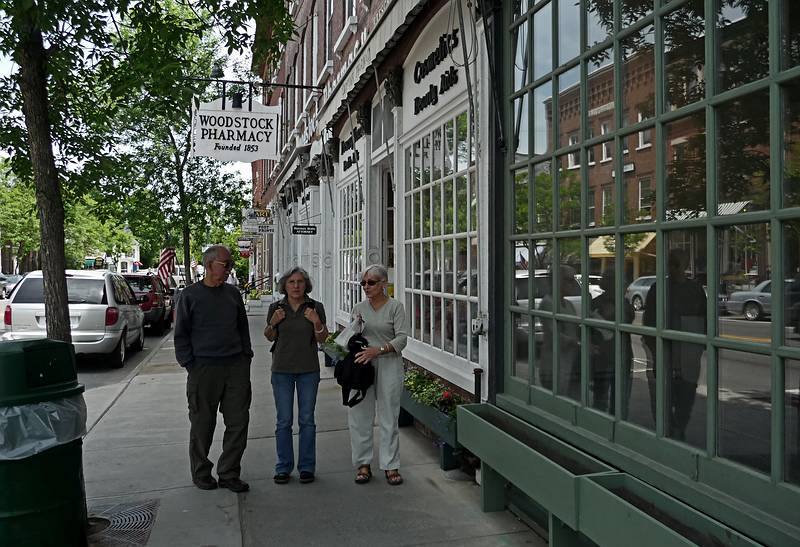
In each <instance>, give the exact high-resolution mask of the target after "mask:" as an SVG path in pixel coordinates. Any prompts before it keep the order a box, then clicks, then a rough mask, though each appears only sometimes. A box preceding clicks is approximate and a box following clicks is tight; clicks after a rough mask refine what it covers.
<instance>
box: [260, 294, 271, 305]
mask: <svg viewBox="0 0 800 547" xmlns="http://www.w3.org/2000/svg"><path fill="white" fill-rule="evenodd" d="M261 301H262V302H263V303H265V304H272V295H271V294H262V295H261Z"/></svg>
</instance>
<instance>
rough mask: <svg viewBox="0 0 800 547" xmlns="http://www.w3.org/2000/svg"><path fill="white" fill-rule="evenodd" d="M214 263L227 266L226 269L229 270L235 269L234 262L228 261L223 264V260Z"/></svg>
mask: <svg viewBox="0 0 800 547" xmlns="http://www.w3.org/2000/svg"><path fill="white" fill-rule="evenodd" d="M214 262H216V263H217V264H219V265H220V266H225V269H227V270H230V269H231V268H233V260H226V261H225V262H223V261H222V260H215V261H214Z"/></svg>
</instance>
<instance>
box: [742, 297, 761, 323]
mask: <svg viewBox="0 0 800 547" xmlns="http://www.w3.org/2000/svg"><path fill="white" fill-rule="evenodd" d="M743 313H744V318H745V319H747V320H748V321H755V320H756V319H759V318H760V317H761V306H759V305H758V304H756V303H755V302H748V303H747V304H745V305H744V310H743Z"/></svg>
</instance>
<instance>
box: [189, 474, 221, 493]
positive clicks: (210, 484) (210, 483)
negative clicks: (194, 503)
mask: <svg viewBox="0 0 800 547" xmlns="http://www.w3.org/2000/svg"><path fill="white" fill-rule="evenodd" d="M192 482H193V483H194V485H195V486H196V487H198V488H199V489H200V490H214V489H215V488H216V487H217V481H215V480H214V477H197V478H194V479H192Z"/></svg>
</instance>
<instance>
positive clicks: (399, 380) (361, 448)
mask: <svg viewBox="0 0 800 547" xmlns="http://www.w3.org/2000/svg"><path fill="white" fill-rule="evenodd" d="M403 377H404V374H403V360H402V359H401V358H400V357H399V356H396V357H395V356H392V357H380V358H378V359H377V363H375V384H374V385H372V386H371V387H370V388H369V389H368V390H367V394H366V396H365V398H364V400H363V401H361V402H360V403H358V404H357V405H356V406H354V407H352V408H350V409H348V416H347V422H348V425H349V426H350V449H351V451H352V455H353V466H354V467H358V466H361V465H370V464H372V444H373V442H372V432H373V427H372V426H373V423H374V421H375V405H376V403H377V410H378V412H377V414H378V429H379V434H380V439H379V443H380V444H379V446H378V450H379V452H378V456H379V460H378V463H379V466H380V468H381V469H383V470H386V469H399V468H400V438H399V437H400V432H399V430H398V427H397V418H398V416H399V415H400V397H401V395H402V393H403Z"/></svg>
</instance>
